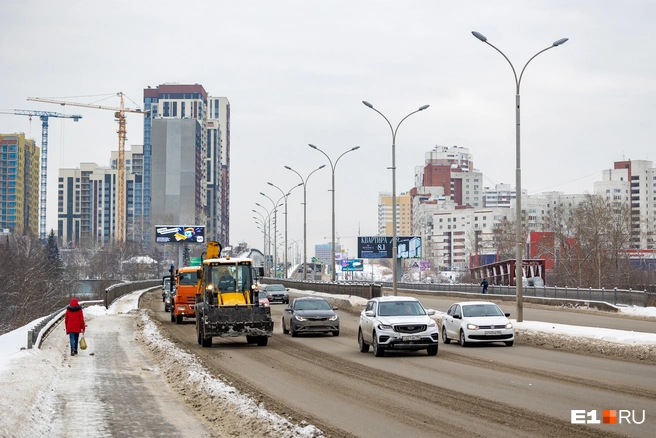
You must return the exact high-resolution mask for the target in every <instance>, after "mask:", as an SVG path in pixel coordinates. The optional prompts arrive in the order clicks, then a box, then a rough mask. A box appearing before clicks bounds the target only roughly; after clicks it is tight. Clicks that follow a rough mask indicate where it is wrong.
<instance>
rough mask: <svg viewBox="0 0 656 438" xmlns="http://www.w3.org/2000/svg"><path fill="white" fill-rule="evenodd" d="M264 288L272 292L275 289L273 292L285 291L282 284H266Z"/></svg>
mask: <svg viewBox="0 0 656 438" xmlns="http://www.w3.org/2000/svg"><path fill="white" fill-rule="evenodd" d="M266 290H267V291H268V292H273V291H275V292H279V291H283V292H284V291H285V286H283V285H282V284H270V285H268V286H267V288H266Z"/></svg>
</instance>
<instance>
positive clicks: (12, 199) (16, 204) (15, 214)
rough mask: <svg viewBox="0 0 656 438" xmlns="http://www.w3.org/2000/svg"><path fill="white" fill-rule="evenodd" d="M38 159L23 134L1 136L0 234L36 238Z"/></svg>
mask: <svg viewBox="0 0 656 438" xmlns="http://www.w3.org/2000/svg"><path fill="white" fill-rule="evenodd" d="M40 157H41V150H40V149H39V147H37V146H36V143H35V142H34V140H31V139H26V138H25V134H0V230H9V233H12V234H17V235H31V236H35V237H36V236H38V233H39V159H40Z"/></svg>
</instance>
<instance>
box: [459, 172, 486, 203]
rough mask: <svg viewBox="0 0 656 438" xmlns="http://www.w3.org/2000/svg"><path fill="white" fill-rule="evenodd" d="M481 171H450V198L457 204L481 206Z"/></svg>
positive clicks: (482, 191) (482, 190)
mask: <svg viewBox="0 0 656 438" xmlns="http://www.w3.org/2000/svg"><path fill="white" fill-rule="evenodd" d="M484 193H485V192H484V189H483V172H481V171H479V170H470V171H468V172H465V171H463V172H460V171H458V172H455V171H453V172H451V200H452V201H454V202H455V203H456V204H458V205H463V206H468V207H474V208H481V207H483V199H484V198H483V194H484Z"/></svg>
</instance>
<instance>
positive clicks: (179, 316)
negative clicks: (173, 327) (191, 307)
mask: <svg viewBox="0 0 656 438" xmlns="http://www.w3.org/2000/svg"><path fill="white" fill-rule="evenodd" d="M175 323H176V324H182V315H178V316H176V317H175Z"/></svg>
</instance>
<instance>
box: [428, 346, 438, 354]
mask: <svg viewBox="0 0 656 438" xmlns="http://www.w3.org/2000/svg"><path fill="white" fill-rule="evenodd" d="M426 352H427V353H428V355H429V356H437V345H431V346H430V347H428V348H427V349H426Z"/></svg>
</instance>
